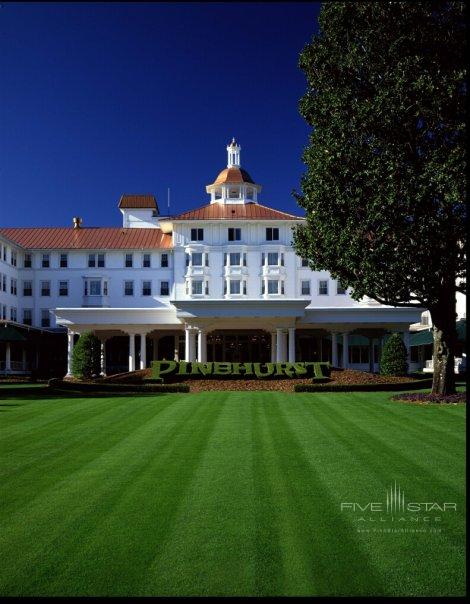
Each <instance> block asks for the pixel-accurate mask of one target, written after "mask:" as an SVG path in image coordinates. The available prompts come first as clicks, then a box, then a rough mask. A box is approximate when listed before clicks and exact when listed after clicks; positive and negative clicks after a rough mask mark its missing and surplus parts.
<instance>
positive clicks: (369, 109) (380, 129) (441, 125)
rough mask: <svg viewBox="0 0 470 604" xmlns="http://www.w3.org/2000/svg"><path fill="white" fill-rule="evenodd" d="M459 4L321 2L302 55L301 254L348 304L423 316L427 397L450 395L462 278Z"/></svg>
mask: <svg viewBox="0 0 470 604" xmlns="http://www.w3.org/2000/svg"><path fill="white" fill-rule="evenodd" d="M464 12H465V7H464V4H463V3H461V2H363V1H355V2H327V3H325V4H324V5H323V6H322V9H321V13H320V33H319V34H318V35H316V36H314V38H313V40H312V42H311V43H310V44H308V45H307V46H306V47H305V48H304V50H303V51H302V53H301V56H300V66H301V68H302V69H303V71H304V72H305V74H306V77H307V92H306V94H305V95H304V97H303V98H302V100H301V102H300V112H301V114H302V115H303V117H304V118H305V119H306V120H307V122H308V123H309V124H310V125H311V126H312V132H311V135H310V141H309V145H308V147H307V148H306V150H305V152H304V156H303V158H304V162H305V164H306V165H307V171H306V173H305V175H304V176H303V178H302V183H301V194H299V195H298V196H297V197H298V201H299V204H300V205H301V206H302V207H303V208H304V209H305V211H306V217H307V221H306V224H305V225H304V226H302V227H299V228H298V229H297V230H296V232H295V238H294V244H295V247H296V250H297V252H298V253H299V254H300V255H301V256H302V257H305V258H307V259H308V260H309V264H310V267H311V268H312V269H314V270H321V269H323V270H328V271H330V273H331V275H332V276H333V278H336V279H339V280H340V281H341V283H342V284H343V285H344V286H347V287H350V288H352V291H353V297H354V298H356V299H360V298H361V297H363V296H369V297H371V298H373V299H375V300H377V301H378V302H380V303H382V304H389V305H393V306H410V305H416V306H420V307H424V308H427V309H429V310H430V312H431V317H432V321H433V325H434V384H433V391H434V392H439V393H451V392H453V391H454V389H455V379H454V347H455V342H456V328H455V323H456V314H455V298H456V292H457V291H458V290H462V291H463V287H464V286H463V283H464V280H465V245H466V240H465V203H464V198H465V178H464V167H465V97H466V81H465V75H466V73H465V63H464V55H465V14H464Z"/></svg>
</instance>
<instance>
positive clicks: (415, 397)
mask: <svg viewBox="0 0 470 604" xmlns="http://www.w3.org/2000/svg"><path fill="white" fill-rule="evenodd" d="M392 401H401V402H404V403H419V404H423V405H424V404H427V403H437V404H447V405H455V404H457V403H465V402H466V392H458V393H457V394H447V395H446V394H431V393H427V394H426V393H424V392H402V393H401V394H395V396H392Z"/></svg>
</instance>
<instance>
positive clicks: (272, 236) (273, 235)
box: [266, 227, 279, 241]
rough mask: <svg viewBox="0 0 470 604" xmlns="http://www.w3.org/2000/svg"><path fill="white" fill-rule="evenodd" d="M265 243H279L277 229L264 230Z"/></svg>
mask: <svg viewBox="0 0 470 604" xmlns="http://www.w3.org/2000/svg"><path fill="white" fill-rule="evenodd" d="M266 241H279V229H278V228H277V227H275V228H273V227H268V228H267V229H266Z"/></svg>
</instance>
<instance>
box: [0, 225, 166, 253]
mask: <svg viewBox="0 0 470 604" xmlns="http://www.w3.org/2000/svg"><path fill="white" fill-rule="evenodd" d="M0 235H3V236H5V237H7V238H8V239H10V241H13V242H14V243H16V244H17V245H19V246H21V247H24V248H27V249H33V250H34V249H43V250H51V249H59V250H106V249H108V250H122V249H146V250H147V249H148V250H150V249H160V248H162V249H168V248H171V247H172V237H171V235H168V234H165V233H162V231H161V229H123V228H119V227H84V228H79V229H74V228H72V227H42V228H41V227H40V228H0Z"/></svg>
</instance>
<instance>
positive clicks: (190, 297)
mask: <svg viewBox="0 0 470 604" xmlns="http://www.w3.org/2000/svg"><path fill="white" fill-rule="evenodd" d="M240 152H241V148H240V146H239V145H238V144H237V143H236V141H235V140H233V141H232V142H231V143H230V144H229V145H228V146H227V156H228V161H227V167H226V168H224V169H223V170H222V171H221V172H220V173H219V175H218V176H217V178H216V179H215V181H214V182H212V183H211V184H209V185H208V186H207V187H206V192H207V194H208V195H209V196H210V199H209V201H208V203H206V204H205V205H203V206H200V207H198V208H196V209H192V210H189V211H187V212H184V213H182V214H179V215H177V216H172V217H170V216H163V215H161V214H160V212H159V209H158V205H157V203H156V200H155V198H154V197H153V196H152V195H123V196H122V197H121V200H120V202H119V210H120V211H121V213H122V220H123V226H122V228H120V227H119V228H102V227H91V228H90V227H87V226H85V225H83V224H82V223H81V219H80V218H74V219H73V226H70V227H68V228H56V227H38V228H1V229H0V245H1V247H0V320H1V321H2V322H3V323H4V325H6V324H8V325H9V326H10V327H11V325H13V326H15V325H19V326H30V327H31V328H32V329H42V330H46V331H48V332H60V331H62V332H64V333H65V332H66V333H67V342H68V344H67V356H68V373H70V361H71V355H72V350H73V346H74V342H75V341H76V339H77V337H78V336H79V334H80V333H83V332H85V331H93V332H94V333H95V334H96V335H97V336H98V338H100V340H101V342H102V372H103V373H108V374H109V373H116V372H119V371H124V370H131V371H132V370H134V369H138V368H144V367H147V366H148V365H149V363H150V361H151V360H152V359H170V358H171V359H173V358H175V359H180V360H183V359H185V360H188V361H194V360H199V361H201V362H205V361H211V360H218V361H259V362H263V361H271V360H272V361H296V360H297V361H307V360H325V361H330V362H332V364H333V365H334V366H342V367H351V368H355V369H365V370H370V371H376V370H378V362H379V358H380V348H381V345H382V342H383V338H384V337H386V335H387V334H389V333H391V332H401V333H402V334H403V338H404V341H405V344H406V345H407V347H408V348H409V335H410V331H409V327H410V324H413V323H417V322H418V321H419V320H420V316H421V312H422V309H416V308H411V307H410V308H395V307H389V306H383V305H380V304H378V303H376V302H375V301H373V300H370V299H363V300H361V301H360V302H357V301H354V300H353V299H352V298H351V296H350V295H349V293H348V291H346V290H345V289H344V288H343V287H342V286H341V284H340V283H338V282H337V281H335V280H333V279H332V278H331V276H330V275H329V273H328V272H317V271H311V270H310V269H309V268H308V265H307V263H306V262H305V261H304V260H303V259H302V258H299V257H298V256H297V255H296V254H295V251H294V249H293V247H292V236H293V228H294V227H295V226H296V225H298V224H301V223H302V222H303V220H304V219H303V218H302V217H299V216H295V215H292V214H288V213H286V212H282V211H280V210H277V209H274V208H270V207H268V206H265V205H262V204H261V203H260V202H259V197H260V195H261V189H262V187H261V186H260V185H259V184H257V183H256V182H255V181H254V180H253V179H252V178H251V176H250V175H249V174H248V172H246V171H245V170H244V169H243V168H242V167H241V162H240ZM2 345H3V350H2V351H1V352H0V363H2V364H1V365H0V369H3V371H4V372H9V371H11V370H12V366H11V350H10V346H9V345H8V343H3V344H2ZM7 349H8V350H7ZM8 351H10V352H8ZM25 363H26V361H25ZM24 369H25V370H26V364H25V366H24Z"/></svg>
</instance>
